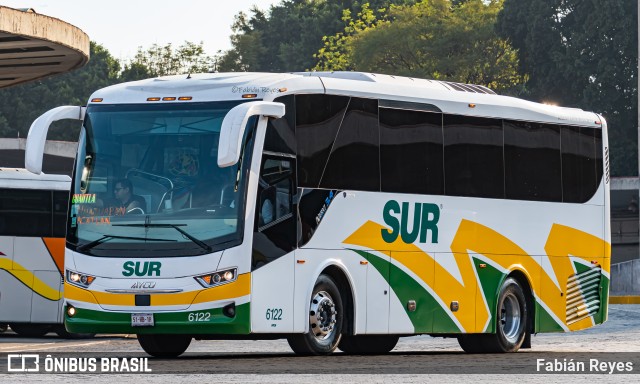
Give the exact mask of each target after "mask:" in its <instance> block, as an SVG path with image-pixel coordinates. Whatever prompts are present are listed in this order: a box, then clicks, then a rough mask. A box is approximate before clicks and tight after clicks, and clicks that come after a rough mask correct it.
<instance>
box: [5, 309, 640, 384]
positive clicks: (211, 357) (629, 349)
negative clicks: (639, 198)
mask: <svg viewBox="0 0 640 384" xmlns="http://www.w3.org/2000/svg"><path fill="white" fill-rule="evenodd" d="M140 351H141V349H140V347H139V346H138V343H137V341H136V340H135V337H134V336H124V335H123V337H113V336H98V337H96V338H94V339H89V340H62V339H58V338H56V337H54V336H47V337H44V338H40V339H26V338H20V337H18V336H17V335H15V334H12V333H5V334H2V335H0V358H5V357H6V354H8V353H17V352H20V353H39V354H41V355H42V357H43V358H44V356H45V355H46V354H47V353H50V354H52V355H53V356H76V357H78V356H85V357H88V356H97V357H102V356H108V357H114V356H117V357H140V356H144V355H141V354H140V353H139V352H140ZM61 352H69V353H71V355H59V353H61ZM611 352H617V353H611ZM539 358H543V359H545V362H548V361H553V360H554V359H555V360H556V361H560V362H562V361H569V360H570V359H571V358H573V359H574V361H583V362H585V363H586V365H587V370H589V361H590V359H598V360H599V361H615V362H618V361H620V362H627V361H630V362H633V363H634V369H633V372H639V373H640V305H611V306H610V312H609V321H608V322H607V323H605V324H604V325H601V326H598V327H594V328H591V329H588V330H585V331H580V332H576V333H569V334H543V335H538V336H535V337H534V339H533V348H532V349H531V350H523V351H521V352H520V353H517V354H507V355H467V354H464V353H462V352H461V349H460V347H459V346H458V343H457V342H456V341H455V339H442V338H432V337H429V336H415V337H408V338H403V339H401V341H400V343H398V346H397V347H396V348H395V349H394V350H393V352H392V353H391V354H389V355H384V356H345V355H342V354H340V353H336V354H334V355H333V356H328V357H298V356H295V355H293V354H292V352H291V350H290V349H289V346H288V345H287V343H286V341H281V340H278V341H194V342H193V343H192V344H191V346H190V347H189V349H188V351H187V354H186V356H185V357H184V358H182V359H180V360H179V361H178V362H176V361H172V360H153V359H152V360H150V361H149V366H150V368H152V369H153V370H154V371H155V372H158V371H163V370H164V371H169V372H171V374H164V375H155V374H143V375H118V376H117V377H115V378H114V376H113V375H104V374H103V375H91V379H90V380H91V381H92V382H96V383H101V382H105V383H107V382H109V383H111V382H113V381H114V380H115V381H117V382H133V381H135V382H154V383H175V382H185V383H187V382H189V383H192V382H193V381H194V380H201V379H202V378H206V380H208V381H210V380H211V377H212V376H211V375H210V374H212V373H217V374H218V375H217V376H216V377H217V378H218V380H219V381H220V382H255V383H265V382H274V383H276V382H277V383H281V382H286V383H299V382H303V383H317V382H318V381H322V382H354V383H367V384H369V383H377V382H406V383H421V382H427V381H433V382H470V383H471V382H473V383H478V382H495V381H496V380H500V381H504V380H505V379H507V378H508V376H505V375H504V373H508V374H511V375H513V374H516V373H517V374H519V375H518V377H519V378H518V381H522V382H531V383H545V384H546V383H549V382H560V381H563V382H567V381H574V379H579V378H582V380H584V379H588V380H598V382H599V383H600V382H603V381H604V382H612V383H613V382H620V381H621V380H622V379H623V378H622V377H621V376H620V375H603V376H597V377H595V376H585V375H582V376H576V375H571V376H568V375H557V374H556V375H548V374H540V373H536V368H535V367H536V361H537V359H539ZM564 359H566V360H564ZM4 364H5V365H2V363H0V369H1V370H2V372H5V371H6V360H5V361H4ZM468 372H473V373H474V374H463V373H468ZM485 372H488V373H485ZM434 373H438V374H437V375H434ZM497 373H503V375H496V374H497ZM522 373H531V374H522ZM203 374H208V375H207V376H203V377H202V378H200V377H199V376H200V375H203ZM627 376H628V380H629V381H631V382H639V381H640V376H638V375H637V374H634V375H627ZM87 378H88V376H87V375H85V374H77V375H33V374H31V375H24V374H20V375H2V374H0V382H2V383H12V382H15V383H18V382H20V383H23V382H49V381H51V380H53V379H56V380H65V381H76V380H78V379H80V380H85V381H86V380H87ZM508 380H509V381H512V380H513V378H509V379H508ZM78 381H79V380H78Z"/></svg>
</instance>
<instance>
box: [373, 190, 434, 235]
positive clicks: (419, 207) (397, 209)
mask: <svg viewBox="0 0 640 384" xmlns="http://www.w3.org/2000/svg"><path fill="white" fill-rule="evenodd" d="M409 204H410V203H408V202H403V203H402V206H401V205H400V203H398V202H397V201H395V200H389V201H387V203H386V204H385V205H384V210H383V212H382V217H383V219H384V222H385V224H387V225H388V226H389V227H391V230H388V229H382V230H381V233H382V239H383V240H384V241H385V242H387V243H393V242H394V241H396V239H397V238H398V236H400V238H401V239H402V241H404V242H405V243H407V244H412V243H414V242H415V241H416V239H418V236H420V240H419V241H420V243H426V242H427V233H428V232H429V231H430V232H431V242H432V243H437V242H438V220H440V208H439V207H438V206H437V205H435V204H430V203H415V204H414V209H413V223H412V225H411V231H409V226H410V225H409V224H410V218H409ZM398 214H400V220H398Z"/></svg>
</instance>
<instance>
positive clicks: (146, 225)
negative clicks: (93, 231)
mask: <svg viewBox="0 0 640 384" xmlns="http://www.w3.org/2000/svg"><path fill="white" fill-rule="evenodd" d="M185 225H186V224H151V223H148V222H147V223H144V224H112V226H114V227H139V228H140V227H142V228H173V229H175V230H176V231H178V232H180V233H181V234H182V235H183V236H184V237H186V238H187V239H189V240H191V241H192V242H193V243H195V244H197V245H198V246H199V247H200V248H202V249H204V250H205V251H207V252H211V250H212V248H211V247H210V246H209V245H207V243H205V242H204V241H202V240H200V239H197V238H195V237H193V236H191V235H190V234H188V233H187V232H186V231H184V230H183V229H182V228H180V227H184V226H185Z"/></svg>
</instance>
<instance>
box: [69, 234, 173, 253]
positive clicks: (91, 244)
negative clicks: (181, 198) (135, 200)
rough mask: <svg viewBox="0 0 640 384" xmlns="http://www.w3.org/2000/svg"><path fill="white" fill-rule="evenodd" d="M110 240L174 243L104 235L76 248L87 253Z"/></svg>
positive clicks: (145, 238)
mask: <svg viewBox="0 0 640 384" xmlns="http://www.w3.org/2000/svg"><path fill="white" fill-rule="evenodd" d="M111 239H126V240H141V241H176V240H169V239H150V238H148V237H130V236H117V235H104V236H102V237H101V238H99V239H97V240H93V241H91V242H89V243H86V244H82V245H81V246H79V247H78V248H77V250H78V251H80V252H84V251H88V250H89V249H91V248H93V247H95V246H96V245H98V244H101V243H104V242H105V241H107V240H111Z"/></svg>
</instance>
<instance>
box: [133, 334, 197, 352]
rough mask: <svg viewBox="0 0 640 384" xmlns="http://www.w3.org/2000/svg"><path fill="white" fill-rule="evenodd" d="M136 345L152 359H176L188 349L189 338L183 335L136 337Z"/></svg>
mask: <svg viewBox="0 0 640 384" xmlns="http://www.w3.org/2000/svg"><path fill="white" fill-rule="evenodd" d="M138 343H140V346H141V347H142V349H144V351H145V352H147V353H148V354H149V355H151V356H153V357H178V356H180V355H182V354H183V353H184V351H186V350H187V348H189V344H191V337H190V336H185V335H138Z"/></svg>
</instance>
